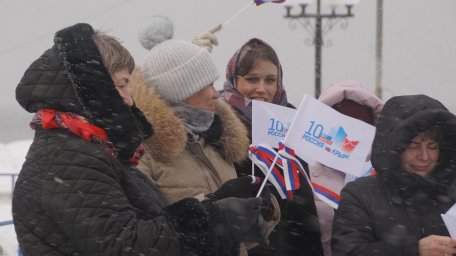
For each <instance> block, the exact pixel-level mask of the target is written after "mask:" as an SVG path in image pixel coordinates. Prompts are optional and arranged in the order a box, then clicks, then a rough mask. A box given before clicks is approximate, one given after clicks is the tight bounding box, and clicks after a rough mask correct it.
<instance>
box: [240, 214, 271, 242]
mask: <svg viewBox="0 0 456 256" xmlns="http://www.w3.org/2000/svg"><path fill="white" fill-rule="evenodd" d="M245 242H258V243H259V244H260V246H261V247H265V248H267V247H269V239H268V225H267V224H266V221H265V220H264V218H263V217H262V216H261V215H260V216H258V221H257V222H256V224H255V225H253V227H251V228H250V229H249V230H248V231H247V232H246V233H245Z"/></svg>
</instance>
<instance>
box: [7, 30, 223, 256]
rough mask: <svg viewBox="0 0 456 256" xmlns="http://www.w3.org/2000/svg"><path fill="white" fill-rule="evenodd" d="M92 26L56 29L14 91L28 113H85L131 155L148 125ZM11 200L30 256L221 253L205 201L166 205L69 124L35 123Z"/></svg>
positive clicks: (156, 192) (21, 240)
mask: <svg viewBox="0 0 456 256" xmlns="http://www.w3.org/2000/svg"><path fill="white" fill-rule="evenodd" d="M92 34H93V29H92V27H90V25H88V24H77V25H75V26H72V27H69V28H66V29H63V30H61V31H59V32H57V33H56V37H55V40H54V41H55V45H54V47H52V48H51V49H49V50H48V51H46V52H45V53H44V54H43V55H42V56H41V57H40V58H39V59H38V60H36V61H35V62H34V63H33V64H32V65H31V66H30V67H29V68H28V69H27V71H26V72H25V74H24V76H23V78H22V80H21V82H20V84H19V85H18V87H17V90H16V97H17V100H18V102H19V103H20V104H21V105H22V106H23V107H24V108H25V109H26V110H27V111H29V112H36V111H37V110H39V109H41V108H53V109H57V110H60V111H68V112H74V113H78V114H80V115H83V116H85V117H86V118H87V119H88V120H89V122H90V123H92V124H95V125H97V126H98V127H101V128H103V129H104V130H105V131H106V133H107V134H108V138H109V140H110V141H112V142H113V143H114V146H115V149H116V150H117V151H118V152H119V155H120V157H125V158H129V157H130V156H131V155H132V153H133V151H134V149H135V148H136V147H137V146H138V145H139V143H140V142H141V140H142V139H144V138H146V137H148V136H150V135H151V132H152V130H151V127H150V124H148V123H147V122H145V119H144V117H143V115H142V113H141V111H139V110H138V109H136V108H134V107H133V108H132V109H130V108H129V107H128V106H127V105H126V104H124V103H123V100H122V98H121V97H120V95H119V94H118V93H117V91H116V89H115V86H114V83H113V82H112V80H111V78H110V76H109V74H108V72H107V70H106V69H105V67H104V66H103V62H102V60H101V56H100V54H99V52H98V50H97V48H96V46H95V44H94V42H93V40H92ZM12 207H13V219H14V225H15V229H16V233H17V237H18V239H19V243H20V246H21V248H22V250H23V252H24V254H25V255H39V256H44V255H173V256H174V255H221V254H219V249H220V248H221V243H219V242H218V240H217V236H216V235H215V234H214V233H212V231H211V229H210V228H209V225H208V221H207V219H208V216H207V212H206V210H205V209H204V207H203V205H202V204H201V203H200V202H198V201H197V200H196V199H184V200H182V201H179V202H177V203H175V204H173V205H169V206H166V202H165V199H164V197H163V195H162V194H161V192H160V191H159V190H158V189H157V188H156V187H155V186H154V185H153V184H152V183H151V182H150V180H149V179H147V178H146V177H145V176H144V175H143V174H142V173H141V172H139V171H138V170H137V169H136V168H135V167H133V166H130V165H128V164H126V163H124V162H123V161H120V160H119V159H117V158H114V157H113V156H111V155H110V154H108V153H107V152H106V150H105V149H104V148H103V147H101V146H99V145H97V144H94V143H90V142H87V141H85V140H83V139H81V138H80V137H78V136H76V135H74V134H72V133H70V132H69V131H68V130H67V129H43V128H42V127H40V126H39V127H37V129H36V133H35V138H34V141H33V143H32V145H31V147H30V149H29V152H28V154H27V157H26V162H25V163H24V165H23V167H22V170H21V172H20V174H19V178H18V180H17V183H16V187H15V190H14V195H13V206H12ZM223 245H224V246H226V243H224V244H223ZM228 251H229V248H228Z"/></svg>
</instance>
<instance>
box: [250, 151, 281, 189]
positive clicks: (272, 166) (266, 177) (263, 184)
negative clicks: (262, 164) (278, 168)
mask: <svg viewBox="0 0 456 256" xmlns="http://www.w3.org/2000/svg"><path fill="white" fill-rule="evenodd" d="M278 158H279V154H276V156H275V157H274V161H272V164H271V167H270V168H269V170H268V172H267V173H266V175H265V176H264V180H263V183H262V184H261V187H260V189H259V190H258V194H257V195H256V197H259V196H260V195H261V192H263V189H264V186H265V185H266V182H267V181H268V179H269V175H270V174H271V171H272V169H273V168H274V166H275V164H276V162H277V159H278Z"/></svg>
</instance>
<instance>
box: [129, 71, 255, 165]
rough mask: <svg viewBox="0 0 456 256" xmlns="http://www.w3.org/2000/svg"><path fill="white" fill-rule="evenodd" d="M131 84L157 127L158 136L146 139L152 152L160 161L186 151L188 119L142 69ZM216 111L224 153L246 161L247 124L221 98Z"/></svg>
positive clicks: (139, 103)
mask: <svg viewBox="0 0 456 256" xmlns="http://www.w3.org/2000/svg"><path fill="white" fill-rule="evenodd" d="M130 84H131V86H132V97H133V99H134V101H135V103H136V105H137V106H138V107H139V108H140V109H141V110H142V111H143V112H144V114H145V116H146V118H147V120H148V121H149V122H150V123H152V125H153V127H154V136H153V137H152V138H150V139H148V140H146V141H145V144H146V147H147V149H148V150H150V152H149V153H150V154H151V155H152V157H153V158H154V159H155V160H157V161H160V162H163V163H170V162H171V161H172V160H173V159H175V158H176V157H178V156H179V154H181V153H182V152H183V151H184V150H185V147H186V144H187V140H188V138H187V131H186V129H185V127H184V121H183V120H182V119H181V118H179V117H178V116H177V115H176V114H175V113H174V111H173V109H172V108H171V107H170V105H169V104H168V103H167V102H166V101H165V100H163V99H161V98H160V96H159V95H158V94H157V93H156V92H155V91H154V89H153V88H152V86H150V85H148V82H147V81H146V80H145V79H144V77H143V75H142V73H141V71H140V69H138V68H137V69H136V70H135V71H134V72H133V74H132V76H131V82H130ZM215 113H216V115H218V116H219V117H220V119H221V121H222V133H221V136H220V138H219V139H218V145H219V149H220V154H221V155H222V157H223V158H224V159H225V160H227V161H229V162H235V163H239V162H241V161H243V160H245V159H246V158H247V149H248V146H249V138H248V132H247V129H246V128H245V126H244V124H243V123H242V122H241V120H240V119H239V118H238V117H237V115H236V114H235V112H234V111H233V109H232V108H231V107H230V106H229V105H228V104H227V103H225V102H224V101H223V99H221V98H220V99H219V100H218V102H217V105H216V110H215Z"/></svg>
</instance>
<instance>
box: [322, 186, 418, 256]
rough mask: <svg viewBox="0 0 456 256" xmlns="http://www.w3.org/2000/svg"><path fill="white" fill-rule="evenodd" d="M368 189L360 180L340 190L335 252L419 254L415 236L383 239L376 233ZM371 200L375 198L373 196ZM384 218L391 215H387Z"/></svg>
mask: <svg viewBox="0 0 456 256" xmlns="http://www.w3.org/2000/svg"><path fill="white" fill-rule="evenodd" d="M366 193H369V192H368V191H366V189H365V188H364V189H360V187H359V186H358V184H357V182H356V181H355V182H351V183H348V184H347V185H346V186H345V187H344V189H342V191H341V201H340V204H339V207H338V208H337V210H336V213H335V215H334V222H333V234H332V240H331V246H332V255H333V256H345V255H368V256H377V255H378V256H382V255H389V256H393V255H401V256H408V255H410V256H412V255H418V251H417V249H418V244H417V241H416V239H411V238H410V239H409V238H405V239H401V240H400V241H397V240H396V241H390V242H388V241H382V240H379V239H378V238H377V236H376V233H375V227H374V225H373V222H374V221H376V220H375V219H373V218H375V217H374V216H372V215H373V214H371V213H372V212H373V211H378V210H379V209H369V204H368V203H367V202H366V199H367V198H366V197H363V196H362V195H363V194H364V195H366ZM369 199H370V200H376V199H375V198H373V197H372V196H371V197H369ZM385 218H388V217H387V216H385Z"/></svg>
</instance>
